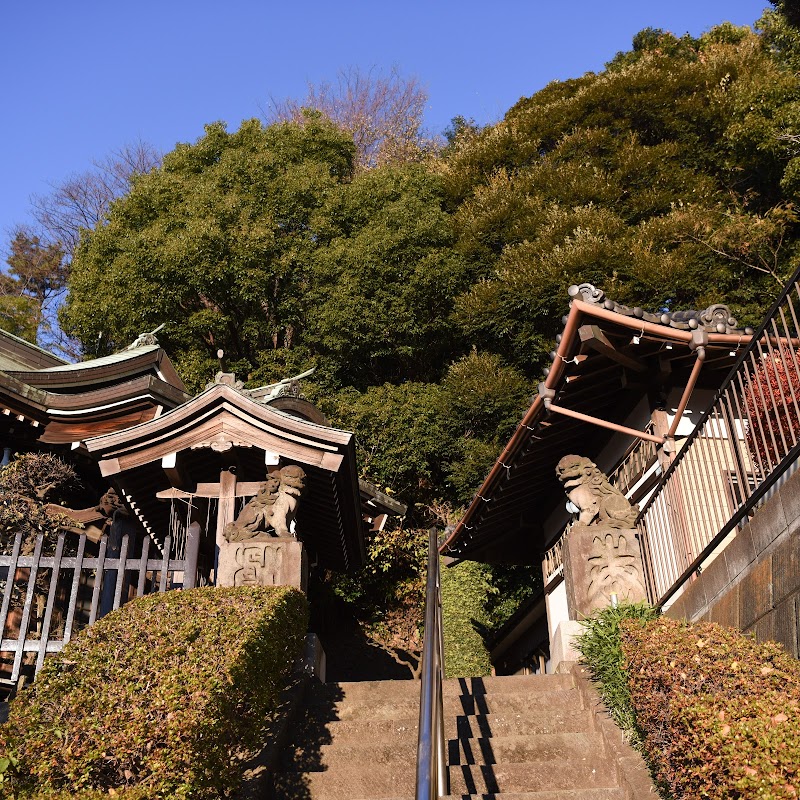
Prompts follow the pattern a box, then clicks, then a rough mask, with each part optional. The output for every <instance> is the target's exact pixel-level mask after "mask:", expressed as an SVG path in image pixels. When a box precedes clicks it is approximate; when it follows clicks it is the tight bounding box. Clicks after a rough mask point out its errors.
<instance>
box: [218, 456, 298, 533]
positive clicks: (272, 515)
mask: <svg viewBox="0 0 800 800" xmlns="http://www.w3.org/2000/svg"><path fill="white" fill-rule="evenodd" d="M305 488H306V473H305V472H304V471H303V470H302V469H301V468H300V467H298V466H297V465H295V464H290V465H288V466H286V467H283V468H282V469H281V470H279V471H277V472H273V473H272V474H271V475H269V476H268V477H267V479H266V480H265V481H264V483H262V484H261V487H260V489H259V491H258V494H257V495H256V496H255V497H254V498H253V499H252V500H251V501H250V502H249V503H248V504H247V505H246V506H245V507H244V508H243V509H242V511H241V513H240V514H239V516H238V517H237V518H236V519H235V521H234V522H231V523H230V524H228V525H227V526H226V528H225V532H224V536H225V539H226V540H227V541H229V542H243V541H247V540H249V539H255V538H256V537H261V536H264V535H265V534H266V535H269V534H270V531H271V532H272V533H271V535H272V536H281V537H287V536H289V537H291V536H292V535H293V534H292V532H291V526H292V522H293V521H294V520H295V518H296V516H297V506H298V503H299V501H300V498H301V497H302V495H303V493H304V492H305Z"/></svg>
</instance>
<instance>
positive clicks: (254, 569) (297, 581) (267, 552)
mask: <svg viewBox="0 0 800 800" xmlns="http://www.w3.org/2000/svg"><path fill="white" fill-rule="evenodd" d="M217 586H295V587H296V588H298V589H301V590H302V591H304V592H305V591H306V589H307V587H308V558H307V556H306V552H305V548H304V547H303V544H302V542H298V541H297V539H292V538H283V537H280V538H278V537H271V536H264V537H259V538H257V539H248V540H246V541H244V542H222V543H221V544H220V547H219V566H218V575H217Z"/></svg>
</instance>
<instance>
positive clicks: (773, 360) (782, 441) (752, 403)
mask: <svg viewBox="0 0 800 800" xmlns="http://www.w3.org/2000/svg"><path fill="white" fill-rule="evenodd" d="M796 357H798V358H800V355H798V356H796ZM743 399H744V406H745V408H746V410H747V413H748V414H749V415H750V419H751V423H750V424H749V425H748V428H747V432H746V438H747V446H748V447H749V449H750V452H751V453H752V455H753V460H754V462H755V464H757V465H760V466H761V469H762V470H763V471H764V472H768V471H769V470H770V467H769V465H770V464H777V463H778V462H780V461H781V459H782V458H783V457H784V456H785V455H786V453H787V452H788V450H789V449H790V448H791V447H792V446H793V443H794V441H795V440H797V439H798V438H800V417H799V416H798V406H800V375H798V369H797V366H796V365H795V363H794V360H791V359H787V360H785V361H784V360H783V359H781V358H780V357H779V356H778V355H775V356H769V357H766V358H764V359H762V360H761V361H758V362H757V363H756V368H755V371H754V372H753V373H752V374H751V375H750V376H749V378H748V380H747V382H746V385H745V392H744V396H743Z"/></svg>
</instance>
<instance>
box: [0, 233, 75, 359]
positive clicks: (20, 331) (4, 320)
mask: <svg viewBox="0 0 800 800" xmlns="http://www.w3.org/2000/svg"><path fill="white" fill-rule="evenodd" d="M6 263H7V264H8V266H9V270H8V272H6V273H2V274H0V327H1V328H3V330H6V331H9V332H10V333H13V334H15V335H16V336H20V337H21V338H23V339H27V340H28V341H30V342H36V341H37V338H40V337H41V339H42V340H44V342H45V343H47V342H48V341H49V340H51V339H52V336H53V332H54V307H55V305H56V304H57V302H58V301H59V299H60V298H61V297H62V296H63V294H64V290H65V287H66V268H65V265H64V252H63V250H62V249H61V247H60V246H59V245H57V244H45V243H43V242H42V241H41V239H40V238H39V237H38V236H36V235H35V234H34V233H32V232H31V231H29V230H26V229H24V228H18V229H17V231H16V233H15V234H14V237H13V239H12V240H11V245H10V252H9V254H8V257H7V258H6Z"/></svg>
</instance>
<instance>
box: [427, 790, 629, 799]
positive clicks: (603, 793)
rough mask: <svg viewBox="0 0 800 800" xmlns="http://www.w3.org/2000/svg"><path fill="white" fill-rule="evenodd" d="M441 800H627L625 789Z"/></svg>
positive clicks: (493, 794)
mask: <svg viewBox="0 0 800 800" xmlns="http://www.w3.org/2000/svg"><path fill="white" fill-rule="evenodd" d="M439 800H625V791H624V789H618V788H602V789H559V790H557V791H554V792H553V791H542V792H498V793H491V792H490V793H488V794H448V795H442V796H441V797H440V798H439Z"/></svg>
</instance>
